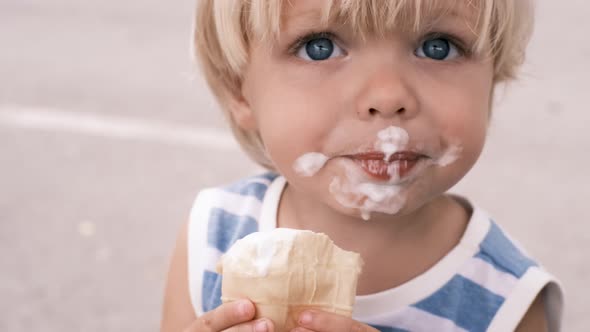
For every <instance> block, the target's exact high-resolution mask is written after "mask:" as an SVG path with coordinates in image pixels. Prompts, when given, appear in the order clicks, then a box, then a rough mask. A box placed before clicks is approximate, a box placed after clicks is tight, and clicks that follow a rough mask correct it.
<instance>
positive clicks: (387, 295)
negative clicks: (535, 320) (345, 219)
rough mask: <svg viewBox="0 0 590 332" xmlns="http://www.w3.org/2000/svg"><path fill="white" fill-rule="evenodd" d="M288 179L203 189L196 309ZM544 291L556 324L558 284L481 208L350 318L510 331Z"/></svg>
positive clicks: (193, 244) (209, 302) (192, 251)
mask: <svg viewBox="0 0 590 332" xmlns="http://www.w3.org/2000/svg"><path fill="white" fill-rule="evenodd" d="M285 183H286V181H285V179H284V178H283V177H282V176H278V175H277V174H274V173H265V174H262V175H258V176H254V177H250V178H247V179H245V180H242V181H239V182H237V183H234V184H232V185H229V186H226V187H220V188H210V189H205V190H202V191H201V192H200V193H199V195H198V196H197V198H196V200H195V203H194V205H193V208H192V211H191V215H190V221H189V231H188V270H189V290H190V297H191V301H192V305H193V307H194V310H195V313H196V314H197V316H199V315H201V314H203V313H204V312H207V311H209V310H212V309H214V308H216V307H217V306H219V305H221V299H220V298H221V281H222V276H221V275H219V274H217V273H216V272H215V271H216V269H215V267H216V265H217V262H218V261H219V259H220V257H221V255H223V253H225V252H226V251H227V250H228V249H229V247H230V246H231V245H232V244H233V243H234V242H236V241H237V240H238V239H240V238H242V237H244V236H246V235H248V234H250V233H252V232H257V231H268V230H272V229H274V228H276V224H277V222H276V220H277V209H278V205H279V200H280V197H281V193H282V191H283V189H284V187H285ZM541 291H543V296H544V304H545V309H546V316H547V319H548V324H549V331H552V332H553V331H559V330H560V325H561V324H560V321H561V313H562V301H563V300H562V291H561V286H560V285H559V283H558V282H557V281H556V279H555V278H554V277H553V276H552V275H550V274H549V273H547V272H546V271H545V270H544V269H543V268H541V267H540V266H539V265H538V264H537V263H535V262H534V261H533V260H532V259H531V258H529V257H528V256H527V255H526V254H525V253H524V252H523V251H522V250H521V249H520V247H519V246H517V245H516V244H515V243H514V242H513V241H512V240H510V239H509V237H508V236H507V235H506V233H505V232H504V231H503V230H502V229H501V228H500V227H499V226H498V225H497V224H496V223H494V222H493V221H492V220H491V219H490V218H489V217H488V216H487V215H486V214H485V213H484V212H483V211H482V210H480V209H478V208H477V207H474V208H473V213H472V216H471V219H470V220H469V223H468V226H467V228H466V230H465V233H464V234H463V236H462V238H461V240H460V242H459V243H458V244H457V245H456V246H455V247H454V248H453V249H452V250H451V251H450V252H449V253H448V254H447V255H445V256H444V257H443V258H442V259H441V260H440V261H439V262H437V263H436V264H435V265H434V266H432V267H431V268H430V269H429V270H427V271H426V272H424V273H423V274H421V275H419V276H418V277H416V278H414V279H412V280H410V281H408V282H406V283H404V284H402V285H400V286H398V287H395V288H392V289H388V290H385V291H382V292H379V293H375V294H370V295H362V296H357V297H356V301H355V305H354V309H353V318H354V319H356V320H358V321H360V322H363V323H365V324H369V325H371V326H373V327H375V328H377V329H378V330H380V331H382V332H393V331H395V332H398V331H412V332H414V331H416V332H419V331H439V332H445V331H457V332H459V331H498V332H506V331H513V330H514V329H515V328H516V327H517V325H518V323H519V322H520V320H521V319H522V317H523V316H524V314H525V313H526V312H527V310H528V308H529V306H530V305H531V303H532V302H533V300H534V299H535V298H536V297H537V295H538V294H539V293H540V292H541Z"/></svg>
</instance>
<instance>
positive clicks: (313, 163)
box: [293, 152, 328, 177]
mask: <svg viewBox="0 0 590 332" xmlns="http://www.w3.org/2000/svg"><path fill="white" fill-rule="evenodd" d="M326 161H328V156H326V155H324V154H322V153H319V152H309V153H306V154H304V155H302V156H301V157H299V158H297V160H295V163H294V164H293V169H294V170H295V172H296V173H297V174H298V175H300V176H305V177H310V176H314V175H315V174H316V173H317V172H318V171H319V170H320V169H321V168H322V167H324V165H325V164H326Z"/></svg>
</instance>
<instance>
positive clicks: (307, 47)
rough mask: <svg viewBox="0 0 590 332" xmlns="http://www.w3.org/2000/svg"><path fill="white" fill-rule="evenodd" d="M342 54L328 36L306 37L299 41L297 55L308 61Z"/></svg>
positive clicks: (321, 59) (326, 58)
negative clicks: (304, 39)
mask: <svg viewBox="0 0 590 332" xmlns="http://www.w3.org/2000/svg"><path fill="white" fill-rule="evenodd" d="M342 55H344V51H343V50H342V48H340V46H338V45H337V44H336V43H335V42H334V41H333V40H332V38H330V37H328V36H323V35H322V36H317V37H313V36H311V37H308V39H307V40H306V41H303V42H301V43H300V46H299V47H298V49H297V56H298V57H300V58H302V59H305V60H308V61H324V60H328V59H330V58H333V57H338V56H342Z"/></svg>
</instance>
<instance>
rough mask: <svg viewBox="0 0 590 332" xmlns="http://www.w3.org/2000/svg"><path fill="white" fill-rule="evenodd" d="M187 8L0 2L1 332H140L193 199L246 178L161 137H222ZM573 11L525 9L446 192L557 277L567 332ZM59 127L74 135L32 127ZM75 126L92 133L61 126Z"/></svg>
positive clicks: (577, 122)
mask: <svg viewBox="0 0 590 332" xmlns="http://www.w3.org/2000/svg"><path fill="white" fill-rule="evenodd" d="M193 6H194V5H193V3H192V1H189V0H181V1H177V2H173V3H172V2H168V3H164V2H161V1H155V0H121V1H117V2H114V1H102V2H101V1H84V2H81V1H75V0H53V1H42V0H2V1H1V2H0V151H2V153H0V264H1V265H0V266H1V267H2V270H1V271H2V272H1V273H0V331H11V332H12V331H14V332H20V331H23V332H24V331H89V332H94V331H97V332H98V331H156V330H157V329H158V324H159V317H160V307H161V301H162V293H163V287H164V278H165V274H166V269H167V262H168V257H169V254H170V251H171V249H172V246H173V243H174V237H175V234H176V232H177V230H178V228H179V227H180V225H181V224H182V223H183V222H185V220H186V218H187V214H188V211H189V208H190V205H191V203H192V200H193V198H194V196H195V194H196V193H197V192H198V190H199V189H201V188H203V187H205V186H210V185H218V184H221V183H226V182H230V181H232V180H235V179H237V178H240V177H242V176H244V175H246V174H251V173H252V172H253V171H254V170H255V169H256V167H255V165H253V164H252V163H251V162H249V161H248V160H247V158H246V157H245V156H244V155H243V154H241V153H240V152H239V150H238V149H236V148H234V147H232V146H227V145H223V144H221V145H220V144H216V143H215V144H213V143H211V144H210V145H207V144H205V145H203V144H202V142H203V141H205V142H210V141H207V140H208V139H211V137H216V136H211V135H209V136H207V135H205V138H203V137H188V138H187V137H184V138H182V137H181V138H178V139H170V137H171V135H173V131H174V130H176V129H178V128H184V129H188V130H189V131H190V130H194V131H195V132H196V133H197V134H199V133H207V132H208V130H213V131H214V133H219V132H221V133H222V136H223V135H226V136H227V130H226V127H225V124H224V122H223V120H222V117H221V115H220V114H219V113H218V112H216V110H215V104H214V102H213V100H212V98H211V96H210V94H209V93H208V92H207V91H206V90H205V88H204V84H203V82H202V81H201V79H200V77H199V75H194V70H193V66H192V64H191V60H190V53H189V40H190V27H191V19H192V9H193ZM588 14H590V4H589V3H588V2H585V1H581V0H577V1H575V0H570V1H568V4H567V6H566V5H564V4H563V2H557V1H539V8H538V22H537V30H536V33H535V37H534V40H533V43H532V45H531V48H530V58H529V60H528V62H527V65H526V66H525V68H524V75H523V79H522V80H521V81H519V82H517V83H514V84H512V85H511V86H510V87H509V88H507V89H506V90H505V91H504V92H503V93H502V94H501V97H500V98H499V102H498V104H497V107H496V109H495V110H494V112H495V115H494V122H493V124H492V128H491V132H490V135H489V143H488V146H487V148H486V150H485V152H484V155H483V156H482V159H481V161H480V163H479V164H478V165H477V166H476V167H475V169H474V170H473V172H472V173H471V174H470V175H468V176H467V177H466V178H465V180H464V181H463V182H462V183H460V184H459V185H458V186H457V187H456V188H455V189H454V191H455V192H458V193H462V194H465V195H468V196H470V197H472V198H473V199H474V200H475V201H476V202H477V204H478V205H480V206H481V207H483V208H484V209H486V210H488V211H489V212H490V213H491V214H492V215H494V216H495V219H496V220H497V221H498V222H499V223H500V224H502V225H503V226H504V227H505V228H507V229H508V230H510V231H511V232H512V234H513V235H514V236H515V237H517V238H518V239H520V242H522V243H523V244H524V245H525V246H526V247H527V248H528V249H529V251H530V253H531V254H532V255H533V256H535V257H537V258H538V259H539V260H540V261H542V262H543V263H544V265H545V266H546V267H547V268H548V269H550V270H551V271H553V272H554V273H555V274H556V275H557V276H558V277H559V278H560V279H561V280H562V282H563V285H564V287H565V288H566V291H567V306H566V313H565V326H566V329H565V331H586V330H587V327H588V326H590V315H588V313H589V310H588V309H587V306H586V300H587V298H588V297H589V295H590V291H588V287H587V284H586V282H587V281H589V280H590V232H589V231H590V224H589V222H590V212H588V209H587V206H586V204H588V203H587V200H588V199H589V198H590V189H589V188H590V176H588V173H587V170H586V169H587V166H586V164H587V163H588V162H589V161H590V159H589V157H588V155H587V151H590V134H589V132H588V131H587V130H585V129H586V128H585V127H586V126H587V124H588V123H590V112H588V110H587V108H588V106H587V97H588V96H587V95H588V92H587V91H588V87H589V84H588V81H587V78H586V77H587V73H590V61H589V60H590V44H588V43H587V42H584V41H585V40H587V32H588V31H590V23H589V21H588V20H587V19H586V18H587V16H588ZM23 114H24V115H26V116H24V117H21V118H19V115H23ZM63 114H66V115H71V120H72V121H73V122H72V123H73V125H70V126H61V125H59V124H55V123H53V124H52V123H51V122H48V120H47V118H55V117H57V115H63ZM87 117H90V119H91V122H92V123H94V124H96V123H97V122H99V124H100V123H102V124H101V125H100V126H98V129H96V128H95V129H92V128H90V127H88V126H86V127H84V126H81V125H80V126H79V127H83V128H82V129H80V128H78V127H76V124H77V123H78V124H83V123H85V122H84V121H86V120H85V119H88V118H87ZM121 123H127V125H126V127H125V128H126V129H124V130H127V131H131V134H129V135H123V134H121V132H120V130H119V129H117V128H120V125H121ZM117 126H119V127H117ZM134 126H135V127H134ZM137 127H140V128H143V129H142V130H143V131H141V130H140V131H139V132H138V131H137V130H135V131H133V128H135V129H137ZM84 128H86V129H84ZM146 128H147V129H146ZM117 130H119V131H117ZM224 137H225V136H224ZM222 138H223V137H222ZM220 140H221V139H220ZM216 142H217V140H216Z"/></svg>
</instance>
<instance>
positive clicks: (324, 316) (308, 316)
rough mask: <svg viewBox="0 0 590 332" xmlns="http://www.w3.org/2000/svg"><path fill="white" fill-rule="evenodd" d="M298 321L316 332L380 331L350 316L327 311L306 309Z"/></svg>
mask: <svg viewBox="0 0 590 332" xmlns="http://www.w3.org/2000/svg"><path fill="white" fill-rule="evenodd" d="M298 323H299V325H300V326H302V327H304V328H307V329H309V330H312V331H315V332H330V331H342V332H379V330H377V329H374V328H372V327H370V326H368V325H365V324H362V323H359V322H357V321H355V320H354V319H352V318H350V317H345V316H342V315H338V314H334V313H330V312H325V311H316V310H309V311H305V312H303V313H301V315H300V316H299V321H298ZM303 331H305V330H303Z"/></svg>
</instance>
